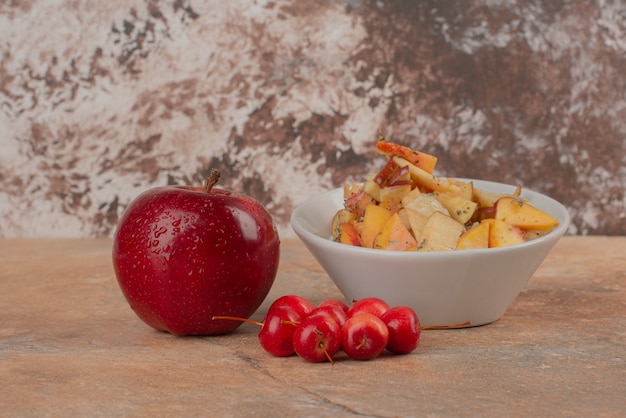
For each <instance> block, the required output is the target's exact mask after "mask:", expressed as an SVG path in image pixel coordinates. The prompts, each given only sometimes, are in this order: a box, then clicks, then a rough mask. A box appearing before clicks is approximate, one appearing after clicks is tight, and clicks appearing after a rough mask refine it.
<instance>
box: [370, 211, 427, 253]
mask: <svg viewBox="0 0 626 418" xmlns="http://www.w3.org/2000/svg"><path fill="white" fill-rule="evenodd" d="M372 247H373V248H376V249H380V250H392V251H415V250H416V249H417V241H415V238H414V237H413V235H412V234H411V232H410V231H409V230H408V229H407V227H406V226H405V225H404V222H402V219H401V218H400V215H398V214H397V213H394V214H393V215H392V216H391V218H389V220H388V221H387V223H386V224H385V226H384V227H383V228H382V229H381V231H380V232H379V233H378V235H376V238H375V239H374V244H373V246H372Z"/></svg>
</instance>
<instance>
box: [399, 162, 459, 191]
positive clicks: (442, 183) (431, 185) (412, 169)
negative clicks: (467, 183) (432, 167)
mask: <svg viewBox="0 0 626 418" xmlns="http://www.w3.org/2000/svg"><path fill="white" fill-rule="evenodd" d="M392 161H395V162H396V163H397V164H398V165H399V166H400V167H405V166H408V167H409V174H410V176H411V180H413V181H414V182H415V183H416V184H417V185H418V187H420V188H422V189H427V190H432V191H434V192H452V193H454V194H459V191H460V187H459V186H458V185H457V184H454V183H453V182H451V181H450V180H449V179H445V178H440V177H437V176H434V175H433V174H432V173H429V172H428V171H426V170H424V169H422V168H420V167H418V166H416V165H414V164H412V163H411V162H410V161H407V160H406V159H404V158H401V157H393V160H392Z"/></svg>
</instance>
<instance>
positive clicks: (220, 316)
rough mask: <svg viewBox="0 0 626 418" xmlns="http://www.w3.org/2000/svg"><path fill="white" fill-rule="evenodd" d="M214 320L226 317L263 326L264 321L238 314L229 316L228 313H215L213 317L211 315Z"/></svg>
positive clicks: (229, 319) (230, 319)
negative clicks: (242, 316) (241, 316)
mask: <svg viewBox="0 0 626 418" xmlns="http://www.w3.org/2000/svg"><path fill="white" fill-rule="evenodd" d="M211 319H212V320H216V319H226V320H228V321H241V322H247V323H249V324H254V325H258V326H260V327H262V326H263V322H259V321H255V320H254V319H248V318H239V317H237V316H228V315H215V316H213V317H211Z"/></svg>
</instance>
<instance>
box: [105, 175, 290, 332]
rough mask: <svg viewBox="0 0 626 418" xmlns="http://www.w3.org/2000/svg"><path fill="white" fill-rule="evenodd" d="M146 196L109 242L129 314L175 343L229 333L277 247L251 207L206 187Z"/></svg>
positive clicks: (269, 275) (259, 296)
mask: <svg viewBox="0 0 626 418" xmlns="http://www.w3.org/2000/svg"><path fill="white" fill-rule="evenodd" d="M218 178H219V173H218V172H217V171H216V170H213V171H212V176H211V177H210V179H208V181H207V183H206V185H205V187H204V188H202V187H186V186H164V187H157V188H153V189H150V190H148V191H146V192H144V193H142V194H141V195H139V196H138V197H137V198H136V199H135V200H133V201H132V202H131V203H130V205H129V206H128V207H127V208H126V210H125V211H124V213H123V215H122V217H121V218H120V221H119V225H118V228H117V230H116V231H115V235H114V239H113V249H112V250H113V251H112V253H113V254H112V255H113V267H114V271H115V274H116V276H117V281H118V283H119V286H120V288H121V290H122V293H123V294H124V296H125V298H126V300H127V301H128V303H129V305H130V307H131V308H132V309H133V311H134V312H135V313H136V314H137V316H138V317H139V318H140V319H141V320H143V321H144V322H145V323H146V324H148V325H149V326H151V327H153V328H155V329H157V330H162V331H168V332H170V333H172V334H176V335H213V334H226V333H229V332H232V331H233V330H234V329H235V328H237V327H238V326H239V325H240V324H241V323H240V322H236V321H214V320H212V317H213V316H214V315H218V314H219V315H231V316H237V317H245V318H248V317H250V316H251V315H252V314H253V313H254V312H255V311H256V310H257V308H258V307H259V306H260V305H261V303H262V302H263V300H264V299H265V297H266V296H267V294H268V292H269V290H270V288H271V287H272V285H273V283H274V279H275V277H276V273H277V270H278V262H279V256H280V251H279V246H280V240H279V237H278V232H277V230H276V228H275V226H274V223H273V221H272V217H271V215H270V214H269V213H268V212H267V210H266V209H265V208H264V207H263V206H262V205H261V204H260V203H259V202H257V201H256V200H254V199H252V198H251V197H248V196H245V195H243V194H240V193H236V192H233V191H228V190H224V189H219V188H217V187H213V186H214V185H215V183H216V182H217V179H218Z"/></svg>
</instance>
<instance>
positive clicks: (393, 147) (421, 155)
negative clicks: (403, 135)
mask: <svg viewBox="0 0 626 418" xmlns="http://www.w3.org/2000/svg"><path fill="white" fill-rule="evenodd" d="M376 151H378V152H379V153H380V154H382V155H384V156H386V157H387V158H392V157H394V156H396V157H401V158H404V159H405V160H407V161H409V162H410V163H411V164H413V165H415V166H417V167H419V168H421V169H422V170H425V171H427V172H429V173H432V172H433V170H434V169H435V165H437V157H435V156H434V155H430V154H426V153H425V152H418V151H414V150H412V149H411V148H409V147H406V146H404V145H400V144H395V143H393V142H387V141H385V140H379V141H378V142H377V143H376Z"/></svg>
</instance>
